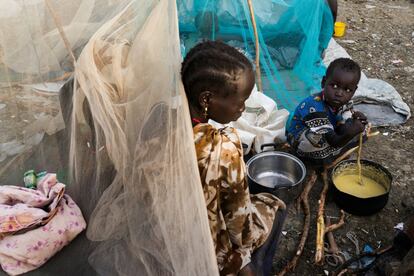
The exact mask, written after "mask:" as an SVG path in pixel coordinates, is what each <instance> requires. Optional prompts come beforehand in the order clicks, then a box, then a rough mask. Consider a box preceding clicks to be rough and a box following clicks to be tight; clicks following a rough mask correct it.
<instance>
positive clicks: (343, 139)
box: [286, 58, 367, 165]
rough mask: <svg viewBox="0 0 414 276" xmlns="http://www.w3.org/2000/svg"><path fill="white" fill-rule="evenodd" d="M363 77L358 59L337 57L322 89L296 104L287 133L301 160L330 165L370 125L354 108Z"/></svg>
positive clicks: (323, 81) (329, 68)
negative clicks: (354, 99) (354, 100)
mask: <svg viewBox="0 0 414 276" xmlns="http://www.w3.org/2000/svg"><path fill="white" fill-rule="evenodd" d="M360 77H361V68H360V67H359V65H358V64H357V63H356V62H355V61H353V60H351V59H348V58H339V59H336V60H334V61H333V62H332V63H331V64H330V65H329V66H328V68H327V70H326V75H325V76H324V77H323V79H322V88H323V89H322V91H321V92H320V93H318V94H315V95H312V96H309V97H307V98H306V99H304V100H303V101H302V102H301V103H300V104H299V105H298V106H297V107H296V110H295V113H294V115H293V117H292V119H291V120H290V122H289V123H288V126H287V127H286V136H287V141H288V142H289V144H290V145H291V147H292V148H293V150H294V152H295V154H296V155H297V156H299V157H300V158H301V159H302V160H304V161H305V162H306V161H308V162H309V163H311V164H313V165H327V164H330V163H331V162H333V161H334V160H335V159H336V158H338V157H339V156H340V155H341V154H342V153H344V152H345V151H346V150H348V149H350V148H351V147H352V146H355V145H356V143H354V142H358V139H359V134H360V133H362V132H363V131H364V130H365V126H366V124H367V118H366V116H365V115H364V114H363V113H361V112H358V111H353V109H352V102H351V98H352V96H353V95H354V93H355V91H356V89H357V88H358V82H359V79H360Z"/></svg>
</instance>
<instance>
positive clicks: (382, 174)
mask: <svg viewBox="0 0 414 276" xmlns="http://www.w3.org/2000/svg"><path fill="white" fill-rule="evenodd" d="M345 170H348V171H352V170H353V171H354V172H353V174H354V173H355V174H358V168H357V161H356V160H345V161H342V162H340V163H339V164H338V165H336V166H335V168H334V169H333V170H332V172H331V182H332V184H333V185H332V186H333V198H334V201H335V203H336V204H337V205H338V207H339V208H341V209H343V210H344V211H346V212H348V213H350V214H353V215H358V216H369V215H372V214H375V213H377V212H379V211H380V210H381V209H382V208H384V206H385V205H386V204H387V202H388V196H389V193H390V190H391V184H392V175H391V173H390V172H389V171H388V170H387V169H385V168H384V167H383V166H381V165H379V164H377V163H375V162H372V161H369V160H361V174H362V175H363V176H365V177H368V178H371V179H372V180H374V181H375V182H377V183H378V184H380V185H382V186H383V187H384V188H385V191H386V193H384V194H382V195H379V196H374V197H368V198H360V197H357V196H354V195H350V194H347V193H345V192H342V191H340V190H339V189H338V188H337V187H336V185H335V181H334V179H335V177H336V176H337V175H340V174H341V173H342V172H344V171H345Z"/></svg>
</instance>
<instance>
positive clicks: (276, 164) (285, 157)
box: [246, 144, 306, 203]
mask: <svg viewBox="0 0 414 276" xmlns="http://www.w3.org/2000/svg"><path fill="white" fill-rule="evenodd" d="M268 146H272V147H275V144H263V145H262V146H261V150H262V152H261V153H258V154H256V155H254V156H253V157H251V158H250V159H249V161H248V162H247V163H246V167H247V176H248V180H249V189H250V192H251V193H252V194H257V193H263V192H265V193H271V194H274V195H276V196H277V197H279V198H280V199H282V200H283V201H284V202H285V203H290V202H291V201H292V200H293V199H295V198H296V197H297V196H298V195H299V193H300V192H301V190H302V184H303V180H304V179H305V176H306V168H305V165H304V164H303V163H302V161H300V160H299V159H298V158H297V157H295V156H293V155H292V154H289V153H286V152H281V151H263V149H264V147H268Z"/></svg>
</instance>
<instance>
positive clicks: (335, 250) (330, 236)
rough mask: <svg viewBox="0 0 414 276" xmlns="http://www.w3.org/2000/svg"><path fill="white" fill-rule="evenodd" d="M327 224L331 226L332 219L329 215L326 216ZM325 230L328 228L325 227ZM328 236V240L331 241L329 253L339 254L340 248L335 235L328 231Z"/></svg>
mask: <svg viewBox="0 0 414 276" xmlns="http://www.w3.org/2000/svg"><path fill="white" fill-rule="evenodd" d="M326 225H328V227H329V226H331V219H330V218H329V217H326ZM328 227H327V228H328ZM325 232H326V228H325ZM326 237H327V238H328V242H329V253H331V254H334V255H338V252H339V248H338V245H337V244H336V242H335V237H334V235H333V234H332V232H327V233H326Z"/></svg>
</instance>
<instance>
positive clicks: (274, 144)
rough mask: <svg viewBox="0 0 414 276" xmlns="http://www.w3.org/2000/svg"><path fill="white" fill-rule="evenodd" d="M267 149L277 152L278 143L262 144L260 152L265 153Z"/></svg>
mask: <svg viewBox="0 0 414 276" xmlns="http://www.w3.org/2000/svg"><path fill="white" fill-rule="evenodd" d="M265 147H273V150H276V147H277V145H276V143H266V144H262V145H261V146H260V150H261V151H263V149H264V148H265Z"/></svg>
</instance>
